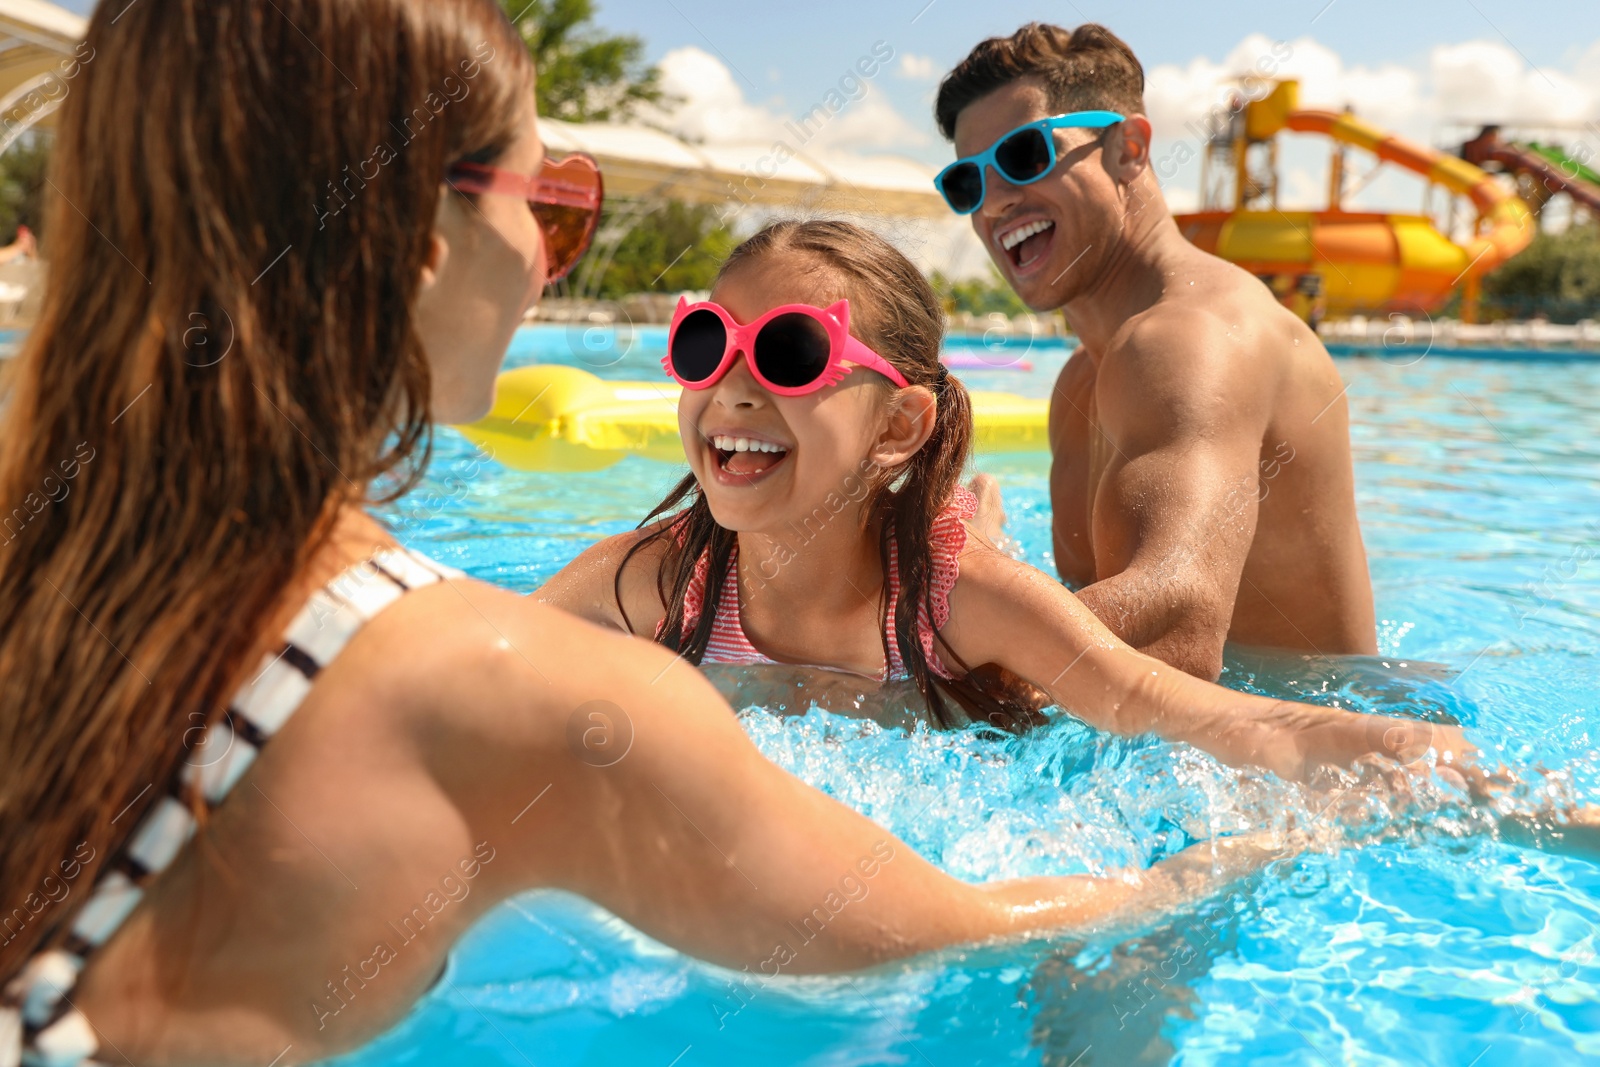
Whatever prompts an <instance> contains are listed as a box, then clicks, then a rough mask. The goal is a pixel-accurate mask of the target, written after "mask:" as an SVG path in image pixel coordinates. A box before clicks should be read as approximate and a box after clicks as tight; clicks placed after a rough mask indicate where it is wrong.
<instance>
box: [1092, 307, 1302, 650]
mask: <svg viewBox="0 0 1600 1067" xmlns="http://www.w3.org/2000/svg"><path fill="white" fill-rule="evenodd" d="M1275 377H1276V376H1275V374H1273V373H1271V372H1270V369H1269V367H1267V366H1266V365H1265V364H1264V363H1263V361H1261V360H1259V359H1256V358H1254V357H1253V356H1252V355H1251V354H1250V353H1249V352H1248V351H1246V350H1245V347H1244V346H1242V345H1241V344H1240V343H1239V342H1238V341H1237V340H1236V339H1235V338H1234V337H1232V336H1230V331H1229V330H1228V328H1227V327H1226V326H1224V325H1223V324H1221V323H1220V322H1218V321H1217V320H1216V319H1214V318H1213V317H1211V316H1209V315H1200V314H1189V315H1183V316H1175V317H1171V318H1168V319H1165V320H1163V321H1161V322H1160V323H1159V324H1154V323H1151V324H1142V325H1139V326H1137V327H1135V328H1134V330H1133V331H1132V333H1131V334H1130V336H1129V337H1128V338H1127V339H1126V340H1125V341H1123V342H1122V343H1120V344H1118V345H1117V346H1116V347H1115V348H1114V349H1113V350H1112V351H1110V352H1108V353H1107V354H1106V357H1105V359H1104V361H1103V363H1102V365H1101V367H1100V371H1099V375H1098V381H1097V384H1096V391H1095V399H1096V405H1097V408H1098V415H1099V421H1100V426H1101V430H1102V431H1103V433H1104V434H1105V437H1106V447H1107V448H1108V449H1109V450H1110V452H1111V456H1110V461H1109V465H1108V466H1107V468H1106V471H1105V474H1104V476H1103V477H1102V478H1101V480H1100V484H1099V488H1098V490H1097V493H1096V496H1095V499H1094V502H1093V513H1092V516H1091V522H1092V524H1093V533H1094V555H1095V560H1094V563H1095V573H1096V574H1103V575H1109V576H1110V577H1107V578H1104V579H1102V580H1100V581H1097V582H1095V583H1094V584H1092V585H1090V586H1088V587H1086V588H1084V589H1083V590H1082V591H1081V592H1080V593H1079V597H1080V599H1081V600H1082V601H1083V602H1084V604H1086V605H1087V606H1088V607H1089V609H1090V610H1091V611H1093V612H1094V613H1095V615H1097V616H1098V617H1099V618H1100V620H1101V621H1102V622H1104V623H1105V624H1106V625H1107V626H1108V627H1110V628H1111V630H1112V631H1113V632H1115V633H1116V634H1117V636H1119V637H1121V638H1122V639H1123V640H1124V641H1126V642H1128V643H1129V644H1130V645H1133V646H1134V647H1135V648H1138V649H1140V650H1141V651H1143V652H1145V653H1147V654H1149V655H1151V656H1154V657H1156V658H1157V659H1161V660H1164V661H1166V662H1167V663H1170V664H1172V665H1173V666H1175V667H1178V668H1180V669H1182V670H1184V671H1187V672H1188V673H1190V674H1193V675H1196V676H1198V677H1201V678H1206V679H1215V678H1216V677H1217V676H1218V675H1219V674H1220V673H1221V671H1222V645H1223V642H1224V641H1225V640H1226V638H1227V635H1228V628H1229V625H1230V623H1231V622H1232V619H1233V607H1234V601H1235V599H1236V598H1237V596H1238V592H1239V582H1240V576H1241V575H1242V574H1243V571H1244V564H1245V559H1246V558H1247V557H1248V556H1249V554H1250V545H1251V543H1252V541H1253V540H1254V538H1255V530H1256V515H1257V506H1258V504H1259V498H1258V494H1259V467H1258V464H1259V461H1260V451H1261V440H1262V435H1263V434H1264V433H1265V430H1266V425H1267V421H1268V419H1269V417H1270V415H1271V395H1272V387H1273V384H1274V381H1275Z"/></svg>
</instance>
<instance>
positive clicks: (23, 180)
mask: <svg viewBox="0 0 1600 1067" xmlns="http://www.w3.org/2000/svg"><path fill="white" fill-rule="evenodd" d="M49 165H50V139H49V138H48V137H47V136H40V135H38V134H26V135H24V136H23V137H21V138H20V139H18V141H17V142H16V143H15V144H13V145H12V146H11V147H10V148H9V149H8V150H7V151H6V154H5V155H3V156H0V244H8V243H9V242H11V241H12V240H13V239H14V238H15V236H16V232H17V227H18V226H19V225H26V226H28V227H29V228H30V229H32V230H33V232H34V233H35V234H36V235H37V234H38V233H39V225H40V221H41V220H40V217H39V215H40V211H39V207H40V202H39V200H40V190H41V189H43V188H44V176H45V171H46V169H47V168H48V167H49Z"/></svg>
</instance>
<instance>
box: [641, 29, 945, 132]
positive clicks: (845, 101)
mask: <svg viewBox="0 0 1600 1067" xmlns="http://www.w3.org/2000/svg"><path fill="white" fill-rule="evenodd" d="M904 58H905V57H902V60H903V59H904ZM929 62H930V63H931V62H932V61H931V60H930V61H929ZM660 67H661V87H662V88H663V89H664V90H666V92H667V93H668V94H670V95H671V96H674V97H677V98H678V100H679V103H678V104H677V105H675V106H674V107H672V108H671V109H669V110H666V111H662V112H659V113H657V114H654V115H651V116H649V117H650V118H651V119H653V120H654V121H656V122H658V123H659V124H661V125H663V126H665V127H666V128H668V129H670V130H672V131H673V132H674V133H677V134H679V135H681V136H684V137H687V138H689V139H691V140H695V141H705V142H708V143H712V144H717V143H740V142H766V143H771V142H772V141H774V140H777V139H780V138H781V139H785V140H790V141H792V140H793V135H792V134H790V133H789V132H788V131H787V130H786V128H785V123H787V122H791V121H797V120H798V118H799V117H800V116H802V115H806V114H808V113H812V112H813V109H814V108H815V107H817V106H819V105H820V106H821V107H822V108H823V112H822V113H826V112H829V111H831V112H833V114H832V117H831V118H828V119H827V120H826V121H825V122H823V123H822V124H821V125H820V127H818V126H817V124H816V123H815V122H812V123H810V124H809V125H808V126H807V128H808V129H816V133H815V135H814V136H813V137H812V138H811V139H810V140H809V142H808V146H811V147H818V148H825V149H830V150H836V149H841V148H847V149H857V150H872V151H879V152H885V151H898V150H902V149H905V148H912V147H917V146H920V145H924V144H927V143H928V142H929V141H930V140H931V138H930V137H929V135H928V133H927V132H926V131H924V130H921V129H919V128H917V127H916V126H914V125H913V124H912V123H911V122H910V121H908V120H907V119H906V117H905V116H904V115H902V114H900V112H899V111H897V110H896V109H895V107H894V105H892V104H890V103H889V101H888V100H887V99H886V98H885V97H884V95H883V93H882V92H881V91H879V90H878V89H876V88H874V87H873V85H872V82H871V81H869V80H865V79H862V78H860V77H859V76H858V74H857V72H855V71H846V72H842V73H841V77H840V82H839V83H835V84H833V85H828V86H824V87H823V88H822V89H820V90H819V91H818V93H817V96H816V98H815V99H813V100H808V101H805V102H804V103H803V104H802V105H801V106H800V107H798V108H796V109H795V111H794V113H793V114H785V113H783V112H781V111H779V110H777V109H776V108H775V107H773V106H771V105H770V104H752V103H750V102H749V101H748V100H746V99H745V95H744V90H743V88H742V87H741V86H740V85H739V83H738V81H736V80H735V77H734V74H733V72H732V71H730V70H729V69H728V67H727V65H726V64H725V63H723V62H722V60H720V59H718V58H717V57H716V56H714V55H711V54H710V53H709V52H706V51H704V50H702V49H699V48H695V47H692V46H690V47H684V48H675V49H673V50H672V51H670V52H668V53H667V54H666V55H665V56H663V57H662V59H661V63H660ZM845 75H848V79H846V77H845ZM841 83H842V84H841ZM852 90H853V91H852ZM841 103H842V106H839V105H840V104H841Z"/></svg>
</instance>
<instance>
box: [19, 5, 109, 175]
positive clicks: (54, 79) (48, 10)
mask: <svg viewBox="0 0 1600 1067" xmlns="http://www.w3.org/2000/svg"><path fill="white" fill-rule="evenodd" d="M88 27H89V24H88V22H87V21H86V20H84V19H83V18H81V17H79V16H77V15H74V14H73V13H72V12H70V11H67V10H66V9H64V8H60V7H57V6H56V5H55V4H49V3H45V0H0V152H3V151H4V150H5V149H6V148H8V147H10V145H11V143H12V142H13V141H15V140H16V139H17V137H19V136H20V135H21V134H22V133H23V132H25V131H26V130H28V129H29V128H32V127H37V126H47V125H49V124H50V123H51V122H52V121H53V116H54V114H55V110H56V108H58V107H60V106H61V101H62V100H64V99H66V96H67V91H70V90H69V86H68V84H67V79H66V77H65V75H64V74H63V69H62V61H63V60H65V59H67V58H69V57H72V56H74V55H75V54H76V49H77V46H78V42H79V41H81V40H83V35H84V33H85V32H86V31H87V30H88ZM71 69H72V68H71V67H70V66H69V67H68V68H67V70H71Z"/></svg>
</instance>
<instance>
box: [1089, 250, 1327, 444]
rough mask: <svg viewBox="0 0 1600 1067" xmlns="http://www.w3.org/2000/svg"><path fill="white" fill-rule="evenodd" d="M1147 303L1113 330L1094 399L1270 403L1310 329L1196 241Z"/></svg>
mask: <svg viewBox="0 0 1600 1067" xmlns="http://www.w3.org/2000/svg"><path fill="white" fill-rule="evenodd" d="M1184 262H1185V269H1184V270H1182V271H1179V272H1178V273H1177V274H1176V275H1175V276H1174V277H1173V278H1172V280H1171V281H1170V282H1169V284H1168V285H1167V287H1166V289H1165V290H1164V291H1163V293H1162V294H1161V296H1160V297H1159V298H1158V299H1157V300H1156V301H1155V303H1153V304H1152V305H1151V306H1150V307H1149V308H1148V309H1147V310H1145V311H1143V312H1141V313H1139V314H1138V315H1135V316H1133V317H1132V318H1130V319H1129V320H1128V322H1127V323H1126V324H1125V325H1124V326H1123V327H1122V329H1121V330H1119V331H1118V332H1117V333H1116V334H1115V335H1114V336H1113V337H1112V340H1111V342H1110V344H1109V345H1108V346H1107V350H1106V353H1105V356H1104V359H1103V361H1102V366H1101V368H1100V375H1099V379H1100V380H1099V383H1098V394H1099V399H1100V401H1101V403H1102V405H1109V406H1110V407H1111V408H1112V409H1114V408H1115V406H1116V405H1117V403H1118V401H1119V399H1121V400H1126V401H1127V402H1129V403H1135V402H1137V403H1139V404H1144V405H1153V406H1155V407H1157V408H1162V409H1167V410H1170V411H1172V412H1175V413H1177V412H1183V411H1187V410H1195V409H1199V410H1202V411H1204V410H1208V409H1215V408H1219V407H1226V408H1232V409H1236V410H1237V409H1240V408H1245V407H1252V406H1256V405H1257V404H1259V405H1263V406H1265V407H1270V406H1271V405H1272V399H1273V397H1275V396H1276V395H1277V394H1278V393H1279V392H1280V390H1281V386H1282V383H1283V382H1284V381H1285V379H1286V377H1288V376H1290V375H1293V374H1295V373H1297V367H1298V366H1299V365H1302V364H1303V363H1304V362H1305V361H1306V360H1307V359H1308V358H1309V359H1312V360H1317V359H1319V358H1320V360H1321V361H1324V362H1327V364H1328V366H1330V367H1331V365H1332V364H1331V360H1329V358H1328V355H1327V352H1326V350H1324V349H1323V347H1322V345H1321V343H1320V342H1318V340H1317V337H1316V334H1315V333H1313V332H1312V331H1311V330H1310V329H1309V328H1308V327H1307V326H1306V325H1305V324H1304V323H1302V322H1301V321H1300V320H1299V319H1298V318H1296V317H1295V315H1294V314H1293V313H1292V312H1290V311H1289V310H1288V309H1287V308H1285V307H1283V306H1282V305H1281V304H1279V303H1278V302H1277V300H1275V299H1274V298H1273V296H1272V294H1271V292H1270V291H1269V290H1268V289H1267V287H1266V286H1265V285H1263V284H1262V283H1261V282H1260V281H1259V280H1258V279H1256V278H1255V277H1253V276H1252V275H1250V274H1248V273H1246V272H1245V271H1243V270H1240V269H1239V268H1238V267H1235V266H1234V265H1233V264H1231V263H1226V262H1224V261H1222V260H1220V259H1217V258H1216V257H1215V256H1209V255H1206V254H1204V253H1200V252H1198V250H1196V253H1195V256H1194V257H1193V258H1192V260H1185V261H1184Z"/></svg>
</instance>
